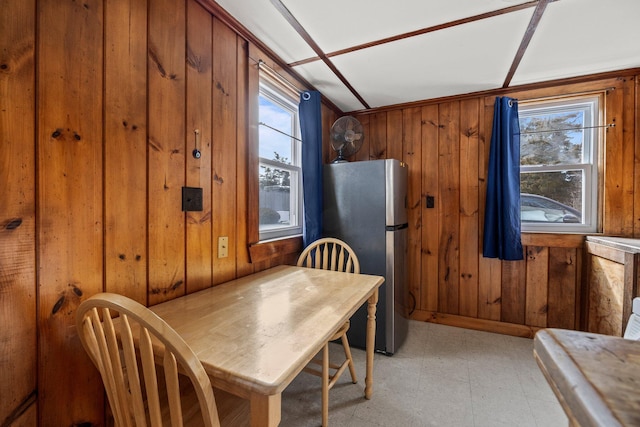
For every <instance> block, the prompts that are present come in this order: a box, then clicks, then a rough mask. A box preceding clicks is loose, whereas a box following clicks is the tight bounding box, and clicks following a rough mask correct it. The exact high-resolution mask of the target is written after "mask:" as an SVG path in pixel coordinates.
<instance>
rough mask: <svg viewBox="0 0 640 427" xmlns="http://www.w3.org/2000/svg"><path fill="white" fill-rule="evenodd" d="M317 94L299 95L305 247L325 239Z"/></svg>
mask: <svg viewBox="0 0 640 427" xmlns="http://www.w3.org/2000/svg"><path fill="white" fill-rule="evenodd" d="M320 100H321V95H320V92H318V91H305V92H302V93H301V94H300V104H299V107H298V109H299V114H300V132H301V134H302V189H303V193H304V225H303V234H304V236H303V241H304V246H305V247H306V246H308V245H309V244H310V243H313V242H314V241H316V240H318V239H319V238H320V237H321V235H322V105H321V103H320Z"/></svg>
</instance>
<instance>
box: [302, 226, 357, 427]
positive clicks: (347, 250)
mask: <svg viewBox="0 0 640 427" xmlns="http://www.w3.org/2000/svg"><path fill="white" fill-rule="evenodd" d="M297 266H298V267H309V268H320V269H323V270H333V271H343V272H346V273H354V274H359V273H360V262H359V261H358V257H357V256H356V254H355V252H354V251H353V249H351V247H350V246H349V245H348V244H346V243H345V242H343V241H342V240H339V239H335V238H332V237H327V238H323V239H318V240H316V241H315V242H313V243H311V244H310V245H309V246H307V247H306V248H305V249H304V250H303V251H302V253H301V254H300V257H298V262H297ZM349 326H350V322H349V321H348V320H347V322H346V323H345V324H344V325H342V326H341V327H340V329H339V330H338V331H337V332H336V333H335V334H333V336H332V337H331V338H330V339H329V341H334V340H337V339H340V340H341V341H342V347H343V348H344V355H345V360H344V361H343V362H342V363H340V364H339V365H338V364H334V363H331V361H330V360H329V341H328V342H326V343H325V345H324V347H323V349H322V358H321V359H314V360H312V362H313V363H315V364H319V365H321V366H322V370H318V369H315V368H314V367H312V366H307V367H305V369H304V370H305V371H306V372H309V373H311V374H313V375H317V376H319V377H321V378H322V425H323V426H325V427H326V426H327V425H328V422H329V421H328V420H329V390H330V389H331V388H332V387H333V386H334V385H335V384H336V382H337V381H338V379H339V378H340V376H341V375H342V373H343V372H344V371H345V369H346V368H347V367H349V372H350V373H351V380H352V381H353V383H354V384H355V383H356V382H357V381H358V380H357V379H356V370H355V367H354V365H353V358H352V357H351V349H350V348H349V341H348V340H347V331H348V330H349ZM332 372H333V373H332Z"/></svg>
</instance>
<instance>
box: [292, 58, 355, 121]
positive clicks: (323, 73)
mask: <svg viewBox="0 0 640 427" xmlns="http://www.w3.org/2000/svg"><path fill="white" fill-rule="evenodd" d="M294 70H295V71H297V72H298V74H300V76H302V77H303V78H304V79H306V80H307V81H308V82H309V83H311V84H313V86H314V87H315V88H316V89H317V90H319V91H320V93H322V95H324V96H325V97H327V98H328V99H330V100H331V101H332V102H333V103H334V104H336V106H337V107H338V108H340V109H341V110H342V111H354V110H361V109H363V108H364V106H363V105H362V104H361V103H360V101H358V98H356V97H355V96H354V95H353V94H352V93H351V91H350V90H349V89H348V88H346V87H345V86H344V84H343V83H342V82H341V81H340V79H338V77H336V75H335V74H333V71H331V69H329V67H328V66H327V65H326V64H325V63H324V62H322V61H315V62H310V63H308V64H304V65H299V66H296V67H294Z"/></svg>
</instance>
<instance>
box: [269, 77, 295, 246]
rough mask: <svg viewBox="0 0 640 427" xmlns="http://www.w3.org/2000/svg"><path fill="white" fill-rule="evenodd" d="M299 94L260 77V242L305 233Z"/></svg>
mask: <svg viewBox="0 0 640 427" xmlns="http://www.w3.org/2000/svg"><path fill="white" fill-rule="evenodd" d="M296 95H297V94H294V93H292V91H290V90H287V88H284V87H282V86H280V85H278V83H277V82H276V81H273V80H270V79H269V78H267V77H266V76H264V75H262V74H261V76H260V93H259V103H258V105H259V112H258V114H259V132H258V138H259V165H258V167H259V207H260V212H259V222H260V225H259V232H260V241H264V240H270V239H274V238H284V237H291V236H295V235H300V234H301V233H302V222H301V221H302V167H301V142H300V124H299V118H298V101H297V99H296V98H295V96H296Z"/></svg>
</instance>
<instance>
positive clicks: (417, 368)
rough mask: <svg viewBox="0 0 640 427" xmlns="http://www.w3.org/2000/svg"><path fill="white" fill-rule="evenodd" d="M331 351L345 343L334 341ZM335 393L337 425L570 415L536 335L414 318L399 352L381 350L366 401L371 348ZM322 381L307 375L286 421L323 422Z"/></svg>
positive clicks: (491, 422)
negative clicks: (546, 370) (539, 358)
mask: <svg viewBox="0 0 640 427" xmlns="http://www.w3.org/2000/svg"><path fill="white" fill-rule="evenodd" d="M331 352H332V353H336V354H337V353H338V352H341V347H340V346H339V345H337V344H331ZM353 356H354V359H355V362H356V370H357V373H358V383H357V384H352V383H351V379H350V377H349V373H348V372H345V374H344V375H343V376H342V377H341V378H340V381H339V383H338V384H336V386H335V387H334V388H333V389H332V390H331V391H330V393H329V396H330V405H329V423H330V425H331V426H335V427H365V426H388V427H396V426H397V427H425V426H443V427H447V426H450V427H466V426H468V427H501V426H508V427H521V426H522V427H529V426H531V427H536V426H537V427H543V426H544V427H554V426H562V427H566V426H567V425H568V421H567V418H566V416H565V415H564V412H563V411H562V409H561V407H560V404H559V403H558V401H557V400H556V398H555V396H554V394H553V392H552V391H551V389H550V388H549V385H548V384H547V382H546V380H545V379H544V377H543V375H542V373H541V372H540V370H539V368H538V366H537V364H536V362H535V360H534V358H533V340H531V339H527V338H517V337H511V336H506V335H500V334H493V333H488V332H479V331H472V330H467V329H460V328H454V327H450V326H444V325H438V324H434V323H425V322H417V321H411V322H410V324H409V335H408V337H407V341H406V342H405V343H404V345H403V346H402V347H401V348H400V350H399V351H398V352H397V353H396V354H395V355H393V356H391V357H389V356H384V355H380V354H376V355H375V362H374V393H373V398H372V399H371V400H365V399H364V397H363V395H364V392H363V390H364V375H365V372H364V371H365V352H364V351H363V350H359V349H353ZM320 391H321V390H320V379H319V378H318V377H315V376H313V375H309V374H305V373H301V374H300V375H299V376H298V377H297V378H296V379H295V380H294V381H293V382H292V383H291V385H290V386H289V387H288V388H287V389H286V390H285V392H284V393H283V396H282V422H281V424H280V425H281V426H283V427H306V426H319V425H320V424H321V413H320V401H321V395H320Z"/></svg>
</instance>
